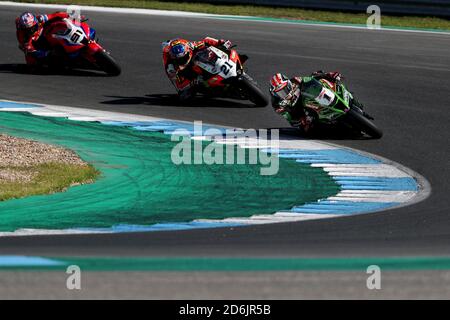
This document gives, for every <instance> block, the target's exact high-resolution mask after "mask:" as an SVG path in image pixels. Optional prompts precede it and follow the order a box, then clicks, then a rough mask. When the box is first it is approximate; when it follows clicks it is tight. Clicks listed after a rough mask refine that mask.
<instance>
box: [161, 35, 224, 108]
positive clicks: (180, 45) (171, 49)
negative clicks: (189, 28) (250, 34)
mask: <svg viewBox="0 0 450 320" xmlns="http://www.w3.org/2000/svg"><path fill="white" fill-rule="evenodd" d="M208 46H214V47H220V46H222V47H223V48H224V49H229V48H230V47H231V42H230V41H229V40H228V41H226V40H223V39H220V40H218V39H214V38H211V37H206V38H204V39H203V40H201V41H188V40H185V39H180V38H177V39H172V40H169V41H166V42H163V43H162V47H163V63H164V69H165V70H166V74H167V76H168V77H169V79H170V81H172V83H173V85H174V86H175V88H176V89H177V92H178V95H179V97H180V99H181V100H187V99H189V98H191V97H193V96H194V95H195V93H196V86H197V85H198V84H199V83H201V82H203V78H202V77H201V70H200V69H199V68H198V67H196V66H195V65H193V64H192V63H191V62H192V58H193V57H194V55H195V54H196V53H197V52H198V51H200V50H202V49H204V48H205V47H208Z"/></svg>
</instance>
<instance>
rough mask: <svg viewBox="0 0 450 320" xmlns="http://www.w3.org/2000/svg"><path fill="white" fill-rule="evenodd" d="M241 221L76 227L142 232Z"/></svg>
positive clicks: (193, 227) (225, 224)
mask: <svg viewBox="0 0 450 320" xmlns="http://www.w3.org/2000/svg"><path fill="white" fill-rule="evenodd" d="M243 225H244V224H242V223H226V222H197V221H193V222H180V223H157V224H154V225H149V226H144V225H127V224H122V225H116V226H112V227H111V228H76V229H73V230H78V231H92V232H113V233H119V232H142V231H165V230H190V229H200V228H221V227H239V226H243Z"/></svg>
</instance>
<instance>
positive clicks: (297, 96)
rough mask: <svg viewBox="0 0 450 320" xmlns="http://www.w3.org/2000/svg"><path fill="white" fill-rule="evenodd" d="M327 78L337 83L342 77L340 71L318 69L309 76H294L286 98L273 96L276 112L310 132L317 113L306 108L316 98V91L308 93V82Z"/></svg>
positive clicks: (304, 130) (292, 123)
mask: <svg viewBox="0 0 450 320" xmlns="http://www.w3.org/2000/svg"><path fill="white" fill-rule="evenodd" d="M314 79H315V80H320V79H325V80H328V81H330V82H332V83H336V82H337V81H340V80H341V79H342V75H341V74H340V73H339V72H328V73H324V72H323V71H316V72H314V73H312V74H311V76H307V77H293V78H291V79H290V81H291V82H292V84H293V88H292V90H291V93H290V94H289V95H288V96H287V97H286V98H285V99H280V98H278V97H276V96H272V107H273V108H274V110H275V112H276V113H278V114H279V115H281V116H282V117H284V118H285V119H286V120H287V121H289V123H290V124H291V125H292V126H294V127H298V128H300V129H302V130H303V132H305V133H308V132H310V131H311V130H312V129H313V128H314V124H315V120H316V119H315V114H314V112H311V111H309V110H308V109H307V108H305V105H306V104H307V103H308V101H309V100H310V99H313V100H314V95H315V94H316V93H311V94H309V93H308V82H310V81H312V80H314Z"/></svg>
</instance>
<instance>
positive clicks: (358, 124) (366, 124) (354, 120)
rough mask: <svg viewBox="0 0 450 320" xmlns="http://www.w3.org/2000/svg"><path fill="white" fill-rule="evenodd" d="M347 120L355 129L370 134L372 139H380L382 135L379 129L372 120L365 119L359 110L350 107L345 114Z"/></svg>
mask: <svg viewBox="0 0 450 320" xmlns="http://www.w3.org/2000/svg"><path fill="white" fill-rule="evenodd" d="M346 118H347V119H346V120H347V122H348V123H349V124H350V125H351V126H352V127H353V128H355V129H357V130H359V131H361V132H363V133H365V134H367V135H368V136H371V137H372V138H374V139H380V138H381V137H382V136H383V131H381V130H380V129H379V128H378V127H377V126H376V125H375V124H374V123H373V122H372V121H370V120H369V119H367V118H366V117H365V116H364V115H363V114H362V113H361V112H358V111H357V110H355V109H350V110H349V111H348V112H347V115H346Z"/></svg>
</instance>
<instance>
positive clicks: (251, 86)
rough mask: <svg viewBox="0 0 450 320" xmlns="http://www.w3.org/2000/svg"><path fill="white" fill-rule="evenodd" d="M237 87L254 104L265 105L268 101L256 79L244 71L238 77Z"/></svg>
mask: <svg viewBox="0 0 450 320" xmlns="http://www.w3.org/2000/svg"><path fill="white" fill-rule="evenodd" d="M239 87H240V89H242V90H243V91H244V92H245V93H246V94H247V95H248V99H249V100H250V101H251V102H253V103H254V104H255V105H256V106H258V107H265V106H267V104H268V103H269V100H268V99H267V97H266V95H265V94H264V93H263V92H262V91H261V89H260V88H259V87H258V85H257V84H256V81H255V80H253V79H252V78H251V77H250V76H249V75H247V74H245V73H244V74H242V75H241V77H240V78H239Z"/></svg>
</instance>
